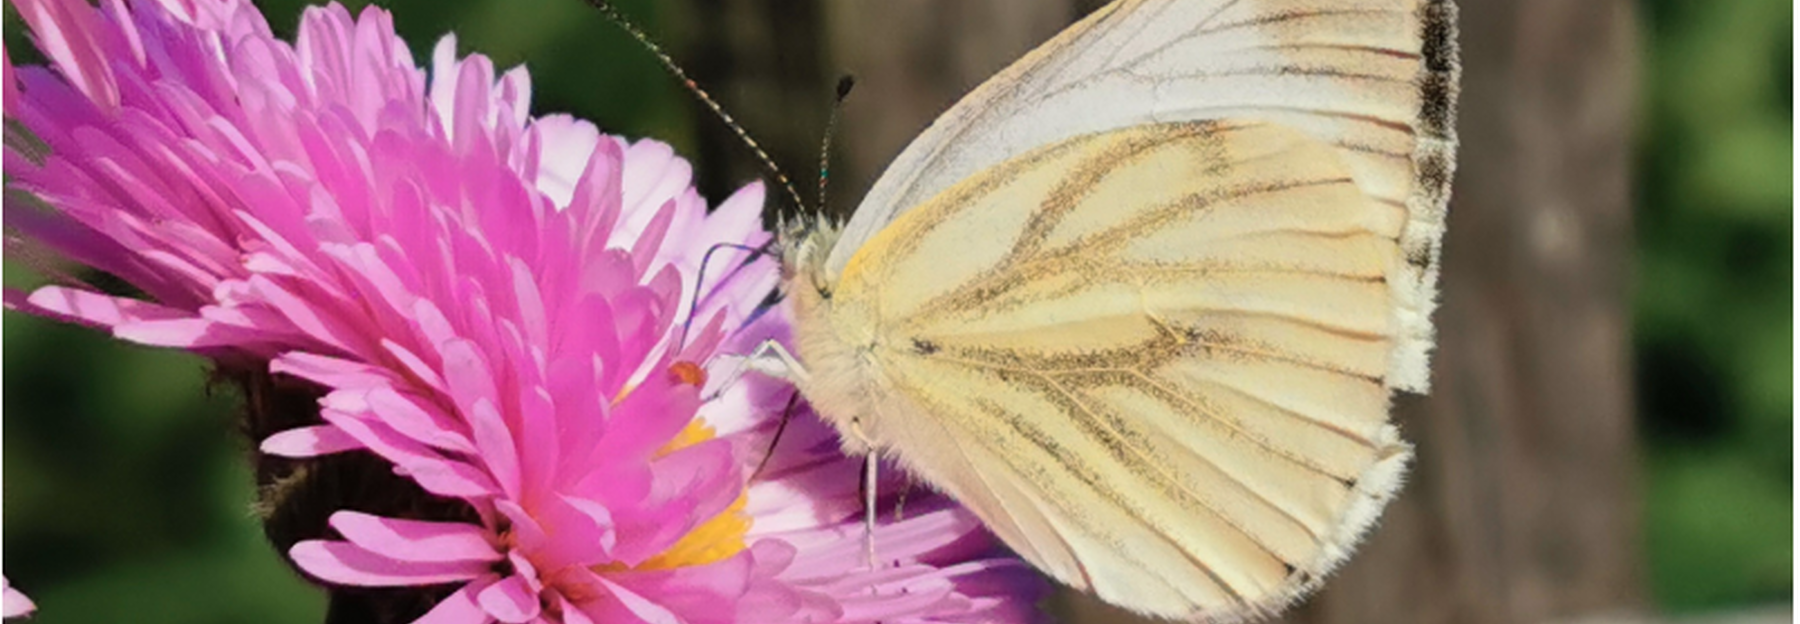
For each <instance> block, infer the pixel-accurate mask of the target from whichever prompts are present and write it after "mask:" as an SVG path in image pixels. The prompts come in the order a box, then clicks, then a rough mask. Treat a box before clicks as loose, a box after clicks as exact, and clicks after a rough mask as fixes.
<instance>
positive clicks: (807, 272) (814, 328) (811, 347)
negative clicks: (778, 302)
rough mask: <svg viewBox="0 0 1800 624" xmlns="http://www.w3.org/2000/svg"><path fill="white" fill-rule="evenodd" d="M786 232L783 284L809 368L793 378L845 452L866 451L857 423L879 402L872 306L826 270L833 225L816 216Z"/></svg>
mask: <svg viewBox="0 0 1800 624" xmlns="http://www.w3.org/2000/svg"><path fill="white" fill-rule="evenodd" d="M789 232H791V234H790V237H791V238H790V239H789V240H790V241H791V243H789V244H788V245H786V247H787V250H788V251H787V253H786V254H785V257H784V258H783V263H782V264H783V272H784V275H783V281H784V284H783V285H784V289H785V291H786V293H787V303H788V305H789V311H790V313H791V315H792V318H793V323H794V347H795V350H796V355H797V356H798V357H799V358H800V363H801V365H803V366H804V367H805V368H806V371H807V373H808V374H806V375H801V376H798V379H796V384H797V385H799V386H800V390H801V392H803V393H804V394H805V395H806V397H807V400H808V401H809V402H811V403H812V405H813V407H814V409H815V410H817V411H818V413H819V414H820V416H822V417H823V418H824V419H825V420H826V421H827V422H830V423H831V424H832V425H833V426H835V427H837V428H838V430H839V433H840V434H842V435H841V436H840V437H841V439H842V440H843V443H844V449H845V451H846V452H849V453H852V454H861V453H864V452H867V451H868V450H869V448H868V445H867V444H865V442H866V441H867V440H868V439H869V437H868V436H869V432H868V431H866V430H862V429H858V427H859V425H858V424H857V423H858V421H859V416H867V415H871V414H872V412H871V410H872V409H873V408H874V406H875V404H876V403H877V402H878V401H877V397H875V396H873V394H872V392H873V389H874V386H873V384H870V383H869V381H870V380H872V379H876V377H875V376H876V375H880V374H881V372H880V370H879V366H878V363H877V359H876V358H875V357H873V352H874V350H875V349H877V348H879V342H880V339H879V336H878V332H877V331H876V322H875V317H874V315H873V311H872V310H870V309H869V308H868V306H866V305H864V302H865V299H864V298H861V297H848V298H846V297H839V296H838V294H839V293H838V292H836V289H837V279H836V276H833V275H830V274H829V272H828V271H827V270H826V267H825V262H826V258H827V257H828V256H829V255H830V252H831V247H832V245H833V244H835V243H836V242H837V238H838V234H839V230H838V229H837V228H836V227H834V226H832V225H830V224H828V223H825V222H824V221H822V220H821V221H820V222H818V223H817V224H816V225H813V226H812V227H808V228H805V229H804V230H800V231H795V230H789Z"/></svg>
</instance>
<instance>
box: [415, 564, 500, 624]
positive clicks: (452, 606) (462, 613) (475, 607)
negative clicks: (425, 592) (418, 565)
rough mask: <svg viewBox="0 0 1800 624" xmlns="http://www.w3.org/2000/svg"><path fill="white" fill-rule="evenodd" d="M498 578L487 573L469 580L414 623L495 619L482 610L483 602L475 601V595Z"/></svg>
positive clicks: (479, 623) (483, 623) (482, 623)
mask: <svg viewBox="0 0 1800 624" xmlns="http://www.w3.org/2000/svg"><path fill="white" fill-rule="evenodd" d="M498 580H499V578H498V577H496V576H493V575H487V576H483V577H481V578H477V579H475V580H473V581H469V584H467V585H464V586H462V588H461V589H458V590H456V593H453V594H450V595H449V596H447V597H445V598H444V599H443V600H441V601H438V603H437V605H436V606H433V607H432V608H431V611H428V612H426V613H425V615H424V616H422V617H420V618H419V619H416V620H413V621H412V624H488V623H489V622H492V621H494V618H493V617H490V616H489V615H488V614H487V611H484V610H482V608H481V604H480V603H477V602H476V601H475V596H477V595H479V594H480V593H481V591H482V590H485V589H487V588H488V587H489V586H491V585H493V584H494V582H495V581H498Z"/></svg>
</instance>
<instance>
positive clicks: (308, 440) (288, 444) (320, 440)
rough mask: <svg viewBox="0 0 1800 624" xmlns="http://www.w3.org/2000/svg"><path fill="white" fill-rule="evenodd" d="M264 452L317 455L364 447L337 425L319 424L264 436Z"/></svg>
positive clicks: (288, 455)
mask: <svg viewBox="0 0 1800 624" xmlns="http://www.w3.org/2000/svg"><path fill="white" fill-rule="evenodd" d="M258 448H260V449H262V452H264V453H268V454H270V455H278V456H281V457H316V456H319V455H330V454H332V453H341V452H344V451H353V450H356V449H360V448H364V447H363V444H362V443H361V442H358V441H356V438H354V437H352V436H351V435H350V434H348V433H344V430H342V429H339V428H337V427H336V426H335V425H317V426H312V427H300V428H298V429H289V430H287V431H283V432H281V433H277V434H275V435H272V436H269V437H267V438H264V439H263V441H262V444H261V445H259V446H258Z"/></svg>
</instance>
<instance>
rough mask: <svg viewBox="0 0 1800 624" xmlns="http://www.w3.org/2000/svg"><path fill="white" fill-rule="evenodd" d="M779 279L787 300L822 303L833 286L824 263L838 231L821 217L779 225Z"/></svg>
mask: <svg viewBox="0 0 1800 624" xmlns="http://www.w3.org/2000/svg"><path fill="white" fill-rule="evenodd" d="M779 231H780V236H781V248H782V250H783V251H782V258H781V273H782V275H781V277H782V282H783V283H784V284H785V285H786V287H787V289H788V293H789V295H790V296H797V297H800V298H803V299H808V300H816V301H821V302H826V301H830V300H831V290H832V288H833V287H834V286H835V285H836V282H837V280H836V279H835V278H834V276H832V275H829V274H827V271H826V270H825V259H826V258H827V257H829V256H830V255H831V247H832V246H833V245H835V244H837V239H838V235H839V234H840V233H841V230H840V229H839V228H838V226H837V224H834V223H832V222H831V221H830V220H828V219H826V218H825V217H824V216H819V217H812V218H808V217H802V218H800V219H796V220H794V221H789V222H784V223H782V224H781V229H780V230H779Z"/></svg>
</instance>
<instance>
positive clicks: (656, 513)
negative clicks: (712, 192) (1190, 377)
mask: <svg viewBox="0 0 1800 624" xmlns="http://www.w3.org/2000/svg"><path fill="white" fill-rule="evenodd" d="M16 4H17V5H18V8H19V12H20V14H21V15H22V16H23V17H24V18H25V21H26V23H27V24H28V25H29V26H30V27H31V29H32V32H33V34H34V35H35V37H36V41H37V44H38V47H39V48H40V49H41V50H42V51H43V52H44V53H45V55H46V56H48V57H49V58H50V59H51V61H52V66H51V67H50V68H44V67H18V68H14V67H12V65H11V63H10V60H9V59H10V54H9V55H6V59H8V60H7V61H6V63H5V70H6V72H5V80H4V82H5V84H4V89H5V92H6V102H5V111H6V115H7V117H8V118H9V120H11V121H16V122H17V126H18V127H19V128H22V129H23V130H24V132H23V133H17V132H13V131H10V130H9V133H8V136H7V140H6V153H5V164H4V166H5V173H6V176H7V179H8V185H9V188H8V199H9V201H8V203H7V205H6V208H5V210H6V213H5V216H6V219H7V223H8V225H9V226H10V227H12V228H14V229H16V230H17V231H18V232H20V233H21V234H23V235H24V237H25V239H26V240H27V241H29V242H28V243H25V244H26V245H27V247H14V244H13V242H9V249H15V250H16V251H21V252H24V251H29V250H31V249H34V248H43V249H47V250H50V251H54V252H56V253H59V254H61V255H63V256H65V257H67V258H69V259H71V260H73V261H76V262H78V263H80V264H83V265H86V266H89V267H92V268H95V269H98V270H101V271H104V272H106V273H108V274H111V275H112V276H115V277H117V278H119V279H121V280H123V281H124V282H126V283H128V284H130V285H131V286H133V287H135V288H136V289H138V291H140V292H141V295H142V296H115V295H109V294H103V293H101V292H98V291H96V290H94V289H91V288H87V287H84V286H81V285H78V284H69V285H59V286H49V287H44V288H41V289H38V290H37V291H35V292H33V293H31V294H30V295H29V296H25V295H23V294H19V293H8V294H7V303H8V306H9V307H13V308H16V309H21V310H25V311H28V312H31V313H36V314H42V315H47V316H53V317H56V318H62V319H67V320H70V321H73V322H80V323H85V324H89V325H92V326H96V327H100V328H104V329H107V330H109V331H111V332H112V333H113V334H114V335H116V336H118V337H120V338H122V339H125V340H130V341H134V342H139V343H144V344H151V345H161V346H168V347H177V348H184V349H189V350H193V351H196V352H200V353H203V354H207V355H210V356H213V357H214V358H215V359H216V360H217V361H218V362H219V363H220V367H221V369H222V370H226V371H239V372H243V371H248V373H247V374H249V375H250V376H251V378H256V377H255V375H264V376H265V377H266V375H267V374H274V375H276V376H277V378H276V379H278V380H279V381H278V382H267V381H264V382H254V383H252V382H245V383H246V386H247V388H248V390H249V392H248V393H247V394H248V396H247V399H248V400H249V401H250V403H251V409H252V412H253V413H254V412H257V411H258V410H261V409H263V408H261V407H259V406H260V405H261V404H262V403H265V402H268V401H267V400H266V396H265V395H270V396H280V395H283V393H288V394H294V393H296V392H297V393H298V396H299V398H301V399H303V400H302V401H300V402H299V403H300V404H301V405H302V406H303V407H302V408H301V409H300V410H299V412H300V414H299V416H298V417H297V418H293V419H291V422H289V421H283V420H281V419H275V420H274V421H272V422H279V423H282V424H279V425H277V426H275V427H274V429H275V431H271V432H270V433H273V435H270V436H268V437H267V438H266V439H263V440H261V448H262V450H263V452H264V453H265V454H266V455H267V456H268V457H265V458H264V459H262V460H259V474H260V473H261V472H262V471H261V470H260V462H280V461H288V460H283V459H280V458H284V457H285V458H294V459H293V463H292V464H291V465H290V466H289V468H290V470H289V471H288V472H284V473H281V475H280V477H281V478H280V479H274V480H271V482H269V483H265V485H266V486H269V487H268V488H266V489H268V490H270V491H273V492H274V493H273V494H272V495H271V494H269V492H268V491H266V492H265V495H266V496H267V497H269V498H271V499H272V500H265V503H266V504H268V505H270V506H272V507H275V508H278V509H277V511H279V510H280V509H286V508H295V507H300V508H305V507H308V506H311V507H318V506H321V505H322V506H324V507H325V508H324V509H323V510H313V511H314V512H315V513H316V514H317V515H319V516H320V517H321V518H323V517H327V516H326V515H325V514H328V527H329V528H327V527H326V526H324V523H320V526H316V527H308V526H305V525H306V522H304V521H299V522H298V525H299V526H300V528H299V529H297V531H298V532H299V533H300V536H299V537H298V538H295V539H294V540H291V541H286V542H284V541H282V540H277V542H278V544H280V545H282V546H283V547H286V546H288V545H289V544H291V549H289V554H290V556H291V557H292V560H293V562H294V563H295V564H296V565H297V566H298V567H299V568H300V569H301V570H303V571H305V572H306V573H308V574H309V575H311V576H312V577H314V578H316V579H318V580H320V581H322V582H324V583H326V584H328V585H329V586H331V587H334V588H344V587H379V588H402V589H411V590H416V592H417V595H418V596H423V597H425V600H424V604H425V607H423V608H420V609H417V610H416V611H417V612H410V613H407V614H405V615H404V619H408V620H410V619H413V618H415V617H417V618H418V619H417V620H416V621H420V622H471V623H477V622H491V621H501V622H508V623H514V622H657V623H662V622H688V623H694V624H699V623H704V622H728V621H749V622H777V621H801V622H873V621H885V622H909V621H918V622H923V621H952V622H962V621H999V622H1007V621H1022V620H1028V619H1032V618H1034V617H1036V616H1035V612H1034V611H1033V609H1032V607H1031V605H1032V603H1034V602H1035V601H1036V600H1037V599H1038V598H1039V597H1040V596H1041V595H1042V592H1043V590H1044V586H1043V585H1042V584H1041V582H1040V581H1038V580H1037V579H1036V577H1035V576H1033V575H1031V574H1030V573H1029V572H1028V571H1027V570H1026V569H1025V568H1024V566H1023V564H1021V563H1020V562H1018V561H1017V560H1016V559H1012V558H1010V557H1006V556H1004V555H1003V554H1001V553H999V552H997V551H996V548H995V545H994V542H993V540H992V538H991V537H989V536H988V535H987V534H986V533H984V532H982V531H981V530H980V529H979V526H978V525H977V523H976V522H975V520H974V519H973V517H972V516H970V515H969V514H968V513H967V512H966V511H964V510H962V509H960V508H957V507H955V506H953V505H950V504H949V503H948V502H947V501H945V500H943V499H942V498H941V497H937V496H934V495H930V494H928V493H926V492H922V491H920V492H914V493H913V496H912V502H910V503H908V504H907V507H908V508H910V509H911V510H912V511H911V512H910V513H906V514H904V515H903V516H902V515H901V513H899V512H898V511H896V512H895V513H894V514H891V515H890V514H886V513H884V514H883V518H882V523H881V525H880V527H879V529H878V530H877V532H876V535H875V536H874V538H875V540H876V543H877V545H878V546H879V548H880V552H881V561H880V562H879V565H877V566H876V567H874V568H873V569H871V568H870V567H869V566H868V565H867V563H866V562H864V561H863V557H862V555H861V553H862V545H863V540H864V533H863V530H862V528H861V527H862V524H861V523H862V515H861V512H860V508H861V502H860V501H861V497H860V495H859V494H858V493H857V487H856V482H857V480H856V479H855V471H856V466H857V464H856V462H855V461H854V460H850V459H848V458H845V457H843V456H842V454H841V453H839V452H838V450H837V447H836V444H835V441H834V440H832V438H831V437H830V434H829V432H828V430H827V429H826V428H825V427H824V426H823V425H821V424H819V423H818V422H817V421H816V420H811V419H809V417H808V416H807V415H806V414H804V407H802V410H801V411H802V412H803V413H802V414H801V415H798V416H796V417H795V420H794V421H793V424H792V426H790V427H789V428H788V429H787V433H786V435H785V436H784V437H783V438H782V439H781V440H780V443H779V449H780V451H779V452H778V453H777V454H776V455H775V456H774V458H772V459H771V460H770V461H769V464H768V467H767V468H766V470H765V471H764V472H763V473H761V474H757V475H754V476H755V477H756V478H755V479H752V476H753V474H752V473H753V472H754V471H755V469H756V467H757V466H758V465H760V464H762V462H763V459H764V454H765V451H766V449H768V448H769V447H770V445H771V436H772V435H773V432H774V431H775V429H776V428H777V426H778V420H779V419H780V418H781V411H782V406H783V405H785V403H786V399H787V396H788V395H787V393H788V392H791V389H789V388H785V387H783V386H781V385H779V384H775V383H773V382H768V381H766V380H753V381H747V382H744V383H739V384H734V385H733V386H732V387H729V388H711V387H707V386H708V379H709V377H710V378H712V379H714V380H715V382H714V385H716V384H717V381H716V380H717V379H719V378H722V377H726V375H723V374H714V375H710V376H709V375H708V372H709V369H711V372H714V373H719V372H722V370H723V368H724V367H726V366H729V365H730V362H728V361H720V362H719V363H715V358H714V356H715V355H718V354H722V353H742V352H744V351H747V350H748V348H749V347H750V346H752V345H753V344H754V342H755V341H756V340H760V339H763V338H765V337H771V336H775V337H779V336H780V335H782V334H783V333H784V332H785V320H784V319H781V318H779V317H778V316H775V315H765V316H763V317H761V318H755V315H756V312H757V310H758V307H757V306H758V305H759V304H760V303H761V302H762V301H763V300H764V299H765V297H766V296H767V295H768V293H769V292H770V290H771V289H772V288H773V286H774V283H775V281H776V273H777V268H776V267H775V265H774V264H773V262H772V261H771V260H770V259H768V258H767V257H762V258H746V256H745V255H743V254H736V255H732V254H720V255H721V256H723V257H724V261H720V262H716V263H715V265H714V266H716V267H717V268H716V269H714V268H713V267H709V271H712V272H711V273H710V274H709V275H708V278H707V283H705V284H700V283H697V282H698V279H697V277H698V276H697V271H698V269H699V267H700V264H701V259H702V257H703V255H704V254H705V252H706V250H708V249H709V248H711V247H712V246H713V245H714V244H716V243H721V242H726V243H735V244H740V245H751V246H755V245H760V244H762V243H764V242H765V241H766V240H767V239H768V236H769V235H768V234H767V233H766V232H764V231H762V230H761V228H760V227H759V222H760V215H759V211H760V208H761V204H762V189H761V187H760V186H757V185H752V186H750V187H747V188H745V189H744V190H742V191H740V192H738V193H737V194H735V195H733V196H732V197H731V198H730V199H728V200H726V201H725V202H723V203H722V204H720V205H719V207H718V208H717V209H716V210H714V211H712V212H711V213H710V214H709V213H708V211H707V207H706V204H705V202H704V201H703V200H702V199H701V198H700V197H699V195H698V194H697V193H696V192H695V191H694V189H693V188H692V186H691V171H690V169H689V167H688V165H687V164H686V162H685V161H683V160H681V159H680V158H678V157H676V156H675V155H674V153H673V152H672V150H670V149H669V148H668V147H667V146H666V145H663V144H660V143H655V142H651V141H643V142H637V143H630V142H627V141H624V140H621V139H619V138H616V137H612V136H607V135H604V134H602V133H600V132H599V131H598V130H597V129H595V128H594V127H593V126H592V125H591V124H588V123H586V122H583V121H579V120H575V119H572V118H569V117H567V116H547V117H532V116H531V115H530V114H529V102H530V91H531V85H530V81H529V78H528V76H527V74H526V73H525V71H524V70H523V69H514V70H511V71H508V72H506V73H505V74H504V75H500V76H498V77H496V72H495V70H494V68H493V66H492V64H491V62H489V61H488V60H487V59H486V58H484V57H481V56H471V57H467V58H463V59H457V58H456V57H455V42H454V39H451V38H448V37H447V38H445V39H444V40H443V41H441V42H440V43H439V44H438V46H437V48H436V50H435V52H434V54H433V58H432V59H431V67H430V70H429V72H427V71H423V70H421V69H419V68H418V67H416V66H415V64H414V60H413V58H412V57H411V55H410V54H409V52H408V50H407V47H406V45H405V44H404V42H402V41H401V40H400V39H399V38H398V37H397V36H396V35H395V33H394V31H393V25H392V20H391V18H390V16H389V15H388V14H387V13H386V12H384V11H382V10H380V9H375V8H370V9H367V10H365V11H364V12H363V13H362V15H361V16H360V17H355V18H353V17H352V16H351V15H350V14H349V12H348V11H346V10H345V9H343V8H342V7H340V6H336V5H332V6H329V7H326V8H314V9H309V10H308V11H307V12H306V14H305V17H304V19H303V20H302V23H301V26H300V29H299V34H298V38H297V40H296V41H295V43H293V44H291V45H290V44H288V43H286V42H283V41H279V40H276V39H275V38H274V37H273V36H272V35H271V34H270V31H269V28H268V26H267V24H266V23H265V22H264V21H263V18H262V16H261V15H260V14H259V13H258V12H257V11H256V10H255V8H254V7H252V6H251V5H250V4H249V3H247V2H238V1H236V0H160V1H143V2H129V3H128V2H125V1H124V0H107V1H104V2H102V3H101V6H100V7H98V8H96V7H93V6H90V5H89V4H87V3H86V2H85V1H84V0H30V1H18V2H16ZM15 191H22V192H15ZM15 198H16V199H17V201H13V200H14V199H15ZM747 260H748V261H747ZM695 293H701V296H700V297H698V302H699V305H698V306H695V307H696V308H697V309H694V310H689V309H688V308H689V301H691V300H693V299H692V298H693V297H694V295H695ZM753 319H754V320H753ZM296 387H297V388H298V390H295V388H296ZM253 420H255V419H254V418H253ZM254 424H255V423H253V425H254ZM252 430H253V431H255V430H256V427H255V426H253V427H252ZM348 457H366V458H379V461H381V462H384V463H383V464H382V465H383V466H385V467H386V469H387V470H388V471H390V472H392V473H393V474H397V475H401V476H403V477H404V480H405V482H407V483H408V484H409V487H414V488H415V489H417V490H418V494H417V496H416V497H415V498H416V500H414V499H407V500H403V501H401V502H402V503H404V504H395V502H394V501H393V500H391V499H393V498H394V496H392V495H391V493H389V492H386V491H382V492H377V493H374V494H369V493H364V494H361V495H360V498H359V497H358V496H359V495H357V494H354V493H352V494H345V493H343V492H335V491H334V492H332V493H331V495H330V496H327V497H326V498H325V499H323V500H320V499H317V498H307V497H302V496H298V495H294V496H288V495H287V494H286V493H291V492H293V491H299V490H301V489H304V488H302V485H304V484H301V485H297V483H301V482H303V481H305V480H306V479H307V478H309V477H312V478H313V480H314V481H317V480H318V479H317V478H316V477H317V475H321V474H328V473H329V472H330V467H331V466H336V465H340V464H332V463H331V462H333V461H339V460H340V459H341V458H348ZM306 462H313V463H306ZM292 466H309V467H310V470H308V471H299V470H291V468H292ZM888 473H889V474H897V473H895V472H894V471H892V470H890V471H888ZM890 481H891V482H890V483H888V484H886V487H884V488H883V490H882V497H883V500H884V501H886V502H887V503H888V504H890V505H892V504H897V503H898V500H899V497H900V496H901V495H900V494H899V491H900V490H902V489H903V488H902V487H901V484H900V483H899V481H898V480H892V479H890ZM355 485H356V484H350V485H349V486H343V487H345V488H346V489H349V490H355V489H357V488H356V487H355ZM308 491H314V490H308ZM400 498H402V499H406V498H407V496H406V495H402V496H400ZM372 510H384V511H381V512H380V513H371V511H372ZM301 515H302V516H304V514H301ZM268 522H269V523H270V524H269V527H270V528H269V530H270V535H271V539H276V535H277V533H278V532H283V533H285V531H286V529H282V530H280V531H278V530H277V529H276V528H275V526H274V525H275V524H276V521H275V520H273V519H271V520H269V521H268Z"/></svg>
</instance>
